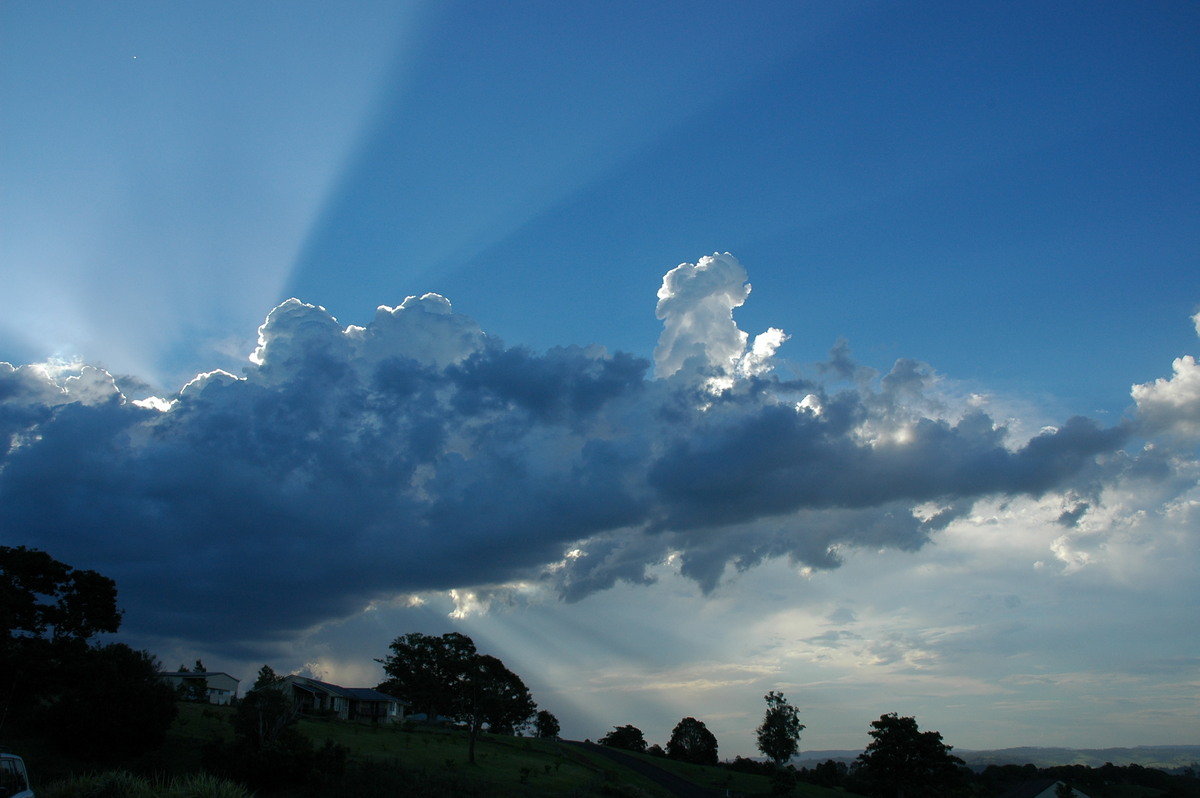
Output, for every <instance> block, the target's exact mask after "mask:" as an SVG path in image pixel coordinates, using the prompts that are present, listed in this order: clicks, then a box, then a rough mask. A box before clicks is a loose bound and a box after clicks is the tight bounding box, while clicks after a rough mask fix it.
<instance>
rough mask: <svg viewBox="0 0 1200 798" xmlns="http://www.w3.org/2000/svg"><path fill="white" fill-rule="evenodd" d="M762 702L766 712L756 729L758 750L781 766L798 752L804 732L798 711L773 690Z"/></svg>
mask: <svg viewBox="0 0 1200 798" xmlns="http://www.w3.org/2000/svg"><path fill="white" fill-rule="evenodd" d="M763 700H764V701H766V702H767V711H766V713H765V714H764V715H763V722H762V725H761V726H759V727H758V750H759V751H762V752H763V754H764V755H765V756H766V757H767V758H768V759H770V760H771V761H772V762H774V763H775V764H776V765H779V766H782V765H783V764H784V763H785V762H787V761H788V760H789V759H791V758H792V757H793V756H795V755H796V753H797V752H798V751H799V750H800V732H802V731H804V724H803V723H801V722H800V710H798V709H796V708H795V707H794V706H792V705H791V704H789V703H788V700H787V699H786V698H784V696H783V693H780V692H776V691H775V690H772V691H770V692H769V693H767V694H766V695H765V696H763Z"/></svg>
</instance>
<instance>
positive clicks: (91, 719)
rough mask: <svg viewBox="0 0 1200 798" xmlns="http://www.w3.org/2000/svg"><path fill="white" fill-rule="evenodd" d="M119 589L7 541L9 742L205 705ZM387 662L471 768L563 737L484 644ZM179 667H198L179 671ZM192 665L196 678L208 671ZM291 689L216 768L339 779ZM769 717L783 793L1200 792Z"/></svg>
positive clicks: (705, 735)
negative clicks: (977, 768)
mask: <svg viewBox="0 0 1200 798" xmlns="http://www.w3.org/2000/svg"><path fill="white" fill-rule="evenodd" d="M116 598H117V591H116V584H115V582H113V580H111V579H109V578H107V577H104V576H102V575H100V574H98V573H96V572H95V571H90V570H84V569H75V568H72V567H71V566H69V565H66V564H64V563H61V562H59V561H57V560H55V559H53V558H52V557H50V555H48V554H46V553H45V552H42V551H38V550H34V549H27V548H25V547H23V546H18V547H10V546H0V730H2V731H3V733H4V736H5V737H6V738H7V739H21V738H23V737H27V736H32V737H42V738H44V739H46V740H48V741H50V742H51V743H52V744H54V745H56V746H58V747H59V748H60V749H61V750H65V751H71V752H73V753H74V754H75V755H76V756H77V757H78V758H80V759H83V760H90V761H95V762H103V763H106V764H110V765H111V764H112V763H114V762H121V761H129V760H130V759H131V758H134V757H137V756H139V755H142V754H145V753H146V752H151V751H154V750H156V749H157V748H159V747H160V746H161V745H162V743H163V741H164V740H165V738H166V735H167V731H168V729H169V728H170V726H171V724H172V722H173V720H174V718H175V716H176V713H177V707H176V703H175V702H176V700H177V699H184V700H205V696H204V695H203V694H202V693H205V692H206V691H204V690H199V689H198V688H197V685H202V679H201V680H194V681H195V682H196V684H193V685H192V686H191V687H190V688H189V691H188V692H187V693H186V694H177V692H176V691H175V690H174V689H173V688H171V687H170V686H169V685H168V684H166V683H165V682H164V681H163V680H162V678H161V677H160V670H161V669H160V667H159V663H158V661H157V659H155V657H154V656H153V655H151V654H150V653H149V652H146V651H135V650H133V649H131V648H130V647H129V646H127V645H125V644H123V643H110V644H100V643H98V642H96V637H97V636H98V635H100V634H102V633H114V632H116V631H117V630H118V629H119V627H120V624H121V619H122V611H121V610H120V609H118V607H117V601H116ZM388 650H389V653H388V654H387V655H386V656H385V657H382V658H380V659H378V660H376V661H377V662H379V663H380V665H381V666H382V667H383V671H384V673H385V675H386V678H385V679H384V681H382V682H381V683H380V684H379V685H378V687H377V689H378V690H379V691H381V692H383V693H387V694H390V695H393V696H395V697H398V698H402V699H404V700H406V701H408V702H409V703H410V705H411V707H412V710H413V712H414V713H416V714H424V715H425V717H426V719H427V720H428V721H429V722H431V723H438V722H447V723H453V724H457V725H459V726H460V727H462V728H464V729H465V731H466V733H467V736H468V739H469V744H468V759H469V761H470V762H471V763H474V761H475V743H476V741H477V739H478V738H479V735H480V734H481V733H482V732H483V731H484V730H485V729H486V730H487V731H488V732H490V733H493V734H502V735H514V734H532V735H536V736H538V737H544V738H557V737H558V735H559V732H560V725H559V722H558V719H557V718H556V717H555V716H554V715H553V714H552V713H550V712H548V711H546V710H544V709H542V710H539V709H538V706H537V703H536V702H535V701H534V700H533V696H532V695H531V693H530V691H529V688H528V687H527V686H526V685H525V683H524V682H523V681H522V679H521V678H520V677H519V676H518V675H517V674H516V673H514V672H513V671H511V670H510V669H509V668H507V667H506V666H505V665H504V663H503V662H502V661H500V660H499V659H498V658H496V657H495V656H492V655H489V654H483V653H481V652H479V651H478V650H477V649H476V646H475V644H474V642H473V641H472V640H471V638H470V637H467V636H466V635H463V634H459V633H457V632H450V633H447V634H443V635H440V636H434V635H426V634H421V633H417V632H414V633H409V634H405V635H401V636H399V637H397V638H396V639H395V640H393V641H392V643H391V645H390V646H389V649H388ZM179 670H180V671H186V670H188V669H187V668H186V667H185V666H182V665H181V666H180V668H179ZM205 672H206V671H205V669H204V665H203V663H202V661H200V660H196V664H195V667H194V669H193V673H201V674H202V673H205ZM283 682H284V679H283V677H281V676H279V675H278V674H276V673H275V671H274V670H273V669H271V668H270V666H268V665H264V666H263V667H262V669H261V670H260V671H259V674H258V678H257V680H256V681H255V683H254V686H253V687H252V688H251V689H250V690H249V691H248V692H247V693H246V695H245V696H244V697H242V699H241V700H240V701H238V702H237V707H236V709H235V711H234V715H233V718H232V721H231V722H232V724H233V730H234V740H233V741H232V742H229V743H220V742H214V743H212V744H210V745H209V746H207V748H206V750H205V752H204V761H205V765H206V767H207V768H208V769H209V770H210V771H211V772H214V773H217V774H220V775H226V776H228V777H231V778H235V779H236V780H239V781H241V782H243V783H246V784H248V785H250V786H252V787H255V788H262V789H268V790H269V789H273V788H275V787H278V786H280V785H281V784H285V783H307V784H309V785H312V784H314V783H316V782H318V781H321V780H327V779H330V778H336V777H337V775H338V774H340V773H341V772H342V771H343V770H344V769H345V766H346V760H347V756H348V753H349V752H348V751H347V750H346V749H345V748H343V747H341V746H337V745H334V744H332V743H329V742H327V743H326V744H325V745H324V746H321V747H318V746H316V745H314V744H313V742H312V741H310V740H309V739H308V738H307V737H305V736H304V735H303V734H301V733H300V732H299V730H298V728H297V721H298V719H299V714H298V709H297V707H296V705H295V703H294V702H293V700H292V697H291V696H290V695H288V694H287V693H286V692H285V691H284V690H281V689H279V688H280V687H281V686H282V685H283ZM763 699H764V701H765V702H766V710H765V712H764V715H763V720H762V723H761V724H760V725H759V727H758V728H757V745H758V749H759V751H760V752H761V753H762V754H763V755H764V757H765V759H766V761H765V762H764V761H756V760H751V759H744V758H742V757H736V758H735V759H734V760H733V761H731V762H726V763H724V765H723V766H725V767H729V768H732V769H735V770H743V771H749V772H754V773H761V774H763V775H766V776H768V777H770V778H771V780H772V784H773V788H774V790H775V791H776V792H778V793H781V794H782V793H786V792H789V791H790V790H791V789H792V788H794V787H795V785H796V783H797V782H800V781H806V782H811V783H815V784H820V785H822V786H827V787H837V788H840V789H844V790H846V791H848V792H851V793H856V794H860V795H865V796H871V798H901V796H913V795H922V796H930V797H931V798H939V797H940V796H945V797H946V798H955V797H956V796H967V795H974V796H986V795H992V794H998V793H999V792H1000V791H1001V789H1002V788H1003V787H1005V786H1006V785H1010V784H1012V783H1013V782H1014V781H1016V780H1020V779H1022V778H1024V779H1029V778H1034V777H1037V776H1047V777H1053V778H1058V779H1062V780H1063V781H1066V782H1069V783H1073V784H1076V785H1079V786H1081V788H1083V789H1086V790H1089V794H1092V795H1093V798H1095V796H1096V795H1102V794H1103V790H1104V789H1105V785H1112V784H1132V785H1138V786H1142V787H1148V788H1153V789H1157V790H1162V791H1165V792H1166V793H1167V794H1170V795H1179V796H1200V779H1197V778H1196V774H1195V773H1184V774H1180V775H1169V774H1166V773H1163V772H1162V771H1158V770H1155V769H1152V768H1142V767H1139V766H1137V765H1129V766H1128V767H1126V768H1118V767H1115V766H1113V765H1111V764H1109V765H1105V766H1104V767H1103V768H1097V769H1089V768H1085V767H1083V766H1064V767H1061V768H1043V769H1040V770H1038V769H1036V768H1033V766H1032V765H1027V766H1015V765H1006V766H995V765H992V766H989V767H988V768H987V769H985V770H984V771H983V772H982V773H979V774H976V773H974V772H972V771H971V770H970V769H968V768H967V767H966V766H965V764H964V763H963V760H961V759H960V758H959V757H957V756H954V755H953V754H952V753H951V751H952V746H949V745H947V744H945V742H944V741H943V740H942V736H941V734H940V733H938V732H936V731H922V730H920V729H919V728H918V726H917V723H916V720H915V719H914V718H911V717H901V716H899V715H897V714H896V713H889V714H884V715H881V716H880V718H879V719H878V720H876V721H872V722H871V728H870V731H869V732H868V734H869V735H870V737H871V742H870V744H869V745H868V746H867V748H866V750H864V751H863V752H862V753H861V754H860V755H859V756H858V757H857V758H856V759H855V761H854V762H853V763H850V764H849V765H847V764H845V763H841V762H835V761H832V760H830V761H828V762H825V763H822V764H820V765H818V766H816V767H815V768H812V769H807V768H801V769H799V770H797V769H796V768H794V767H793V766H791V765H790V764H789V762H790V760H791V759H792V758H793V757H794V756H795V755H796V753H797V752H798V750H799V742H800V735H801V732H803V731H804V729H805V728H806V727H805V725H804V724H803V723H801V722H800V714H799V711H798V710H797V708H796V707H795V706H793V705H792V704H791V703H789V701H788V700H787V698H786V697H785V696H784V695H783V693H781V692H777V691H771V692H769V693H768V694H767V695H766V696H764V697H763ZM598 742H599V743H600V744H601V745H605V746H611V747H615V748H623V749H627V750H630V751H636V752H643V753H648V754H651V755H656V756H663V757H668V758H672V759H676V760H680V761H685V762H692V763H695V764H700V765H717V764H719V756H718V745H717V739H716V737H715V736H714V735H713V734H712V732H711V731H710V730H709V729H708V728H707V726H706V725H705V724H704V723H703V721H700V720H697V719H696V718H694V717H685V718H683V719H681V720H680V721H679V723H678V724H676V726H675V727H674V729H673V730H672V733H671V737H670V739H669V740H668V742H667V744H666V748H665V749H664V748H662V747H661V746H659V745H657V744H656V745H648V744H647V742H646V740H645V737H644V736H643V734H642V732H641V730H640V729H638V728H637V727H635V726H632V725H625V726H616V727H613V729H612V731H610V732H609V733H607V734H606V735H605V736H604V737H603V738H601V739H600V740H599V741H598Z"/></svg>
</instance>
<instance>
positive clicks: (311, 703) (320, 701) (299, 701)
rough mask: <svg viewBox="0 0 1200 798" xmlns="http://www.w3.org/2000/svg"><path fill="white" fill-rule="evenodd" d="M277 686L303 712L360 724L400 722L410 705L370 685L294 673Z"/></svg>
mask: <svg viewBox="0 0 1200 798" xmlns="http://www.w3.org/2000/svg"><path fill="white" fill-rule="evenodd" d="M280 689H282V690H285V691H287V692H288V693H289V694H290V695H291V697H292V700H293V701H294V702H295V703H296V707H297V708H298V709H299V710H300V712H301V713H302V714H306V715H328V716H330V717H334V718H338V719H340V720H353V721H359V722H361V723H399V722H400V721H402V720H404V709H405V707H407V706H409V703H408V702H407V701H404V700H401V699H399V698H396V697H395V696H390V695H387V694H386V693H381V692H379V691H378V690H375V689H373V688H370V687H341V686H340V685H336V684H330V683H328V682H322V681H320V680H318V679H311V678H309V677H307V676H297V675H295V674H293V675H291V676H286V677H284V679H283V682H282V683H281V684H280Z"/></svg>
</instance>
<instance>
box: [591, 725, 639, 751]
mask: <svg viewBox="0 0 1200 798" xmlns="http://www.w3.org/2000/svg"><path fill="white" fill-rule="evenodd" d="M598 742H599V743H600V745H607V746H608V747H609V748H624V749H625V750H626V751H638V752H642V751H645V750H646V738H645V737H643V736H642V730H641V729H639V728H638V727H637V726H614V727H613V730H612V731H610V732H609V733H608V734H606V735H604V736H603V737H601V738H600V739H599V741H598Z"/></svg>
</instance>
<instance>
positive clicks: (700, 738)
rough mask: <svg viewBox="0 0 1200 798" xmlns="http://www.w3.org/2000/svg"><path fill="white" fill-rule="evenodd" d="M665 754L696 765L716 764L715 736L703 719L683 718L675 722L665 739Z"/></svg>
mask: <svg viewBox="0 0 1200 798" xmlns="http://www.w3.org/2000/svg"><path fill="white" fill-rule="evenodd" d="M667 756H668V757H670V758H671V759H679V760H682V761H684V762H691V763H693V764H696V765H715V764H717V738H716V737H715V736H713V733H712V732H710V731H709V730H708V727H707V726H705V725H704V721H700V720H696V719H695V718H684V719H683V720H681V721H679V723H677V724H675V728H674V729H673V730H672V731H671V739H670V740H668V741H667Z"/></svg>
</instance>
